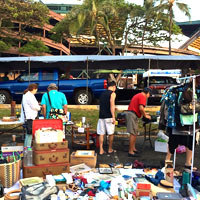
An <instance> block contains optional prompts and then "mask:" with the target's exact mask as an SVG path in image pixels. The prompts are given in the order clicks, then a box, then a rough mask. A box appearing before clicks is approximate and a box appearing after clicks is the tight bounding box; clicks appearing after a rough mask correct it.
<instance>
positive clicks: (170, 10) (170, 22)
mask: <svg viewBox="0 0 200 200" xmlns="http://www.w3.org/2000/svg"><path fill="white" fill-rule="evenodd" d="M172 6H173V4H171V5H170V8H169V55H171V35H172Z"/></svg>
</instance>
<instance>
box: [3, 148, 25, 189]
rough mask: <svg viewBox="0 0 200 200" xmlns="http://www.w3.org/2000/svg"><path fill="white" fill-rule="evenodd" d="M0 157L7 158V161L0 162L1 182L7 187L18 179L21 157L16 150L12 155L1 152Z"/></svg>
mask: <svg viewBox="0 0 200 200" xmlns="http://www.w3.org/2000/svg"><path fill="white" fill-rule="evenodd" d="M0 157H1V159H6V160H7V163H3V164H0V179H1V184H2V185H3V186H4V187H6V188H9V187H11V186H13V185H14V184H15V183H16V182H17V181H18V180H19V179H20V167H21V157H20V155H19V153H18V152H13V155H12V156H7V157H4V156H3V154H2V153H1V154H0Z"/></svg>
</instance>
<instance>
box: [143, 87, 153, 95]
mask: <svg viewBox="0 0 200 200" xmlns="http://www.w3.org/2000/svg"><path fill="white" fill-rule="evenodd" d="M143 92H145V93H149V94H150V95H151V94H152V89H151V88H148V87H146V88H144V90H143Z"/></svg>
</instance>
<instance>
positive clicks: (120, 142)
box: [0, 132, 200, 170]
mask: <svg viewBox="0 0 200 200" xmlns="http://www.w3.org/2000/svg"><path fill="white" fill-rule="evenodd" d="M12 134H16V136H17V137H16V138H17V142H23V140H22V136H23V134H22V133H21V132H16V133H5V134H3V135H0V145H2V144H3V143H8V142H9V141H11V140H12ZM155 139H156V134H154V135H151V140H152V144H153V145H154V141H155ZM67 140H68V142H69V149H70V152H72V151H74V150H80V149H84V148H83V147H81V146H74V147H73V149H72V146H71V136H69V135H68V136H67ZM128 145H129V136H128V135H126V134H122V135H115V138H114V142H113V148H114V149H115V150H117V152H116V153H113V154H111V155H110V154H106V155H102V156H101V155H99V149H98V148H96V147H95V146H91V149H93V150H95V151H96V152H97V154H98V156H97V167H98V165H99V164H100V163H101V164H111V163H115V164H120V163H122V164H125V163H134V161H135V160H138V161H140V162H142V163H143V164H144V166H145V167H156V168H161V167H162V166H163V163H164V160H165V156H166V153H161V152H155V151H154V147H151V145H150V143H149V141H145V143H144V136H143V134H142V133H141V135H140V136H138V137H137V141H136V148H137V150H138V151H139V152H140V153H139V157H137V158H135V157H128ZM104 148H105V150H106V151H107V144H106V142H105V144H104ZM199 154H200V146H199V145H197V146H196V147H195V154H194V158H195V159H194V166H196V167H197V168H200V166H199V164H200V156H199ZM172 159H173V158H172ZM184 162H185V153H183V154H177V156H176V169H178V170H179V169H183V167H184Z"/></svg>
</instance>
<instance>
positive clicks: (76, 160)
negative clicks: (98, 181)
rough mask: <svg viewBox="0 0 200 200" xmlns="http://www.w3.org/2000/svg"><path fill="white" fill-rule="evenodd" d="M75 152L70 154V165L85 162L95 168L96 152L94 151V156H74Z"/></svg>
mask: <svg viewBox="0 0 200 200" xmlns="http://www.w3.org/2000/svg"><path fill="white" fill-rule="evenodd" d="M75 154H76V152H72V154H71V156H70V165H71V166H73V165H78V164H82V163H85V164H86V165H88V166H89V167H91V168H95V167H96V163H97V154H96V153H94V156H89V157H87V156H75Z"/></svg>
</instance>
